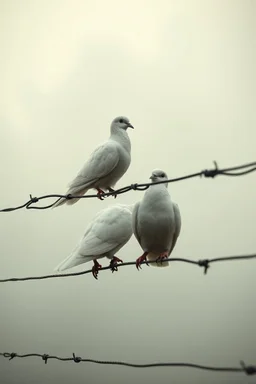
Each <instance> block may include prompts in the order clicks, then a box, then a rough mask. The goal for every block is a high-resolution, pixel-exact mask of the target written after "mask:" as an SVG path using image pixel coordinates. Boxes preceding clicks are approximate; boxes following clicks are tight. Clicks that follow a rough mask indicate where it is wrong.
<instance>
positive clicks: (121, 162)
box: [99, 143, 131, 189]
mask: <svg viewBox="0 0 256 384" xmlns="http://www.w3.org/2000/svg"><path fill="white" fill-rule="evenodd" d="M116 146H117V150H118V155H119V156H118V162H117V164H116V166H115V168H114V169H113V170H112V171H111V172H110V173H109V174H108V175H106V176H105V177H103V178H102V179H101V180H100V183H99V184H100V185H99V186H100V187H101V188H103V189H106V188H108V187H114V186H115V184H116V183H117V182H118V180H119V179H121V177H122V176H123V175H124V174H125V172H126V171H127V169H128V168H129V166H130V163H131V154H130V151H129V150H127V149H126V148H125V147H124V146H123V145H121V144H119V143H116Z"/></svg>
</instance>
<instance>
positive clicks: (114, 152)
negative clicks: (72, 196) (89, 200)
mask: <svg viewBox="0 0 256 384" xmlns="http://www.w3.org/2000/svg"><path fill="white" fill-rule="evenodd" d="M118 161H119V152H118V147H117V145H116V143H115V142H114V141H111V140H109V141H107V142H106V143H104V144H102V145H100V146H99V147H98V148H96V149H95V151H94V152H93V153H92V154H91V157H90V158H89V160H88V161H87V162H86V163H85V164H84V166H83V168H82V169H81V170H80V171H79V173H78V174H77V176H76V177H75V178H74V180H72V181H71V182H70V183H69V193H70V190H72V189H74V188H75V189H78V188H79V187H84V186H85V184H91V183H95V182H96V181H98V180H100V179H101V178H102V177H106V176H107V175H108V174H109V173H111V172H112V171H113V169H114V168H115V167H116V165H117V164H118Z"/></svg>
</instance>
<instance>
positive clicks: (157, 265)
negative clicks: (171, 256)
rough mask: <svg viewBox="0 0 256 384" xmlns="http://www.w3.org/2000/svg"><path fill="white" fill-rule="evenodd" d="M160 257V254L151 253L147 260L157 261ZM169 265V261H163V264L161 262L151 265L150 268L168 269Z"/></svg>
mask: <svg viewBox="0 0 256 384" xmlns="http://www.w3.org/2000/svg"><path fill="white" fill-rule="evenodd" d="M158 256H159V254H157V253H153V252H151V253H149V254H148V255H147V260H148V261H155V260H156V259H157V258H158ZM168 265H169V261H164V260H163V261H162V263H161V261H159V262H157V263H150V266H152V267H168Z"/></svg>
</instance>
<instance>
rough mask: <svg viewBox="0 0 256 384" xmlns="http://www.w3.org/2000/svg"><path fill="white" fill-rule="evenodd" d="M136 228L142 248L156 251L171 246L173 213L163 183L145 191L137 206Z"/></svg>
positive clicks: (173, 225)
mask: <svg viewBox="0 0 256 384" xmlns="http://www.w3.org/2000/svg"><path fill="white" fill-rule="evenodd" d="M138 228H139V232H140V239H141V246H142V248H143V249H144V250H146V251H151V252H156V253H158V252H164V251H166V250H169V249H170V248H171V245H172V241H173V235H174V232H175V214H174V209H173V204H172V202H171V199H170V195H169V193H168V191H167V189H166V188H165V187H164V186H163V185H161V186H160V185H159V186H154V187H151V188H149V190H148V191H147V192H146V193H145V196H144V199H143V200H142V202H141V203H140V207H139V212H138Z"/></svg>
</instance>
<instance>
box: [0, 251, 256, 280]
mask: <svg viewBox="0 0 256 384" xmlns="http://www.w3.org/2000/svg"><path fill="white" fill-rule="evenodd" d="M255 258H256V254H252V255H243V256H225V257H218V258H215V259H203V260H198V261H196V260H190V259H182V258H169V259H165V261H170V262H174V261H179V262H183V263H188V264H193V265H197V266H199V267H203V268H204V274H206V273H207V271H208V269H209V268H210V264H212V263H216V262H220V261H235V260H249V259H255ZM151 263H155V261H143V262H142V263H141V264H151ZM128 265H136V261H129V262H126V263H121V264H118V267H127V266H128ZM111 268H112V267H111V266H110V265H108V266H106V267H102V268H100V271H104V270H107V269H111ZM117 270H118V269H117V266H116V267H115V271H117ZM91 272H92V270H91V269H87V270H86V271H81V272H71V273H59V274H52V275H44V276H28V277H11V278H8V279H1V280H0V283H7V282H11V281H12V282H13V281H28V280H45V279H53V278H60V277H71V276H81V275H86V274H88V273H91ZM112 272H113V270H112Z"/></svg>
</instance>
